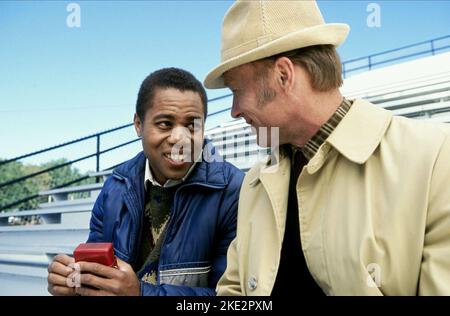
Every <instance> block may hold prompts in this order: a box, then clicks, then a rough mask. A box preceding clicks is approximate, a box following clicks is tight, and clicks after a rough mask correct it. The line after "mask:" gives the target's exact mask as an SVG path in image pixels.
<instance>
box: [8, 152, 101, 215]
mask: <svg viewBox="0 0 450 316" xmlns="http://www.w3.org/2000/svg"><path fill="white" fill-rule="evenodd" d="M0 161H1V159H0ZM65 162H67V159H65V158H62V159H57V160H52V161H50V162H47V163H44V164H41V165H38V166H36V165H24V164H22V163H21V162H18V161H14V162H11V163H8V164H5V165H2V166H0V183H4V182H6V181H10V180H12V179H17V178H19V177H22V176H25V175H28V174H31V173H34V172H37V171H40V170H44V169H47V168H51V167H53V166H56V165H59V164H63V163H65ZM83 176H85V174H83V173H81V172H80V171H79V170H78V169H77V168H73V167H71V166H70V165H68V166H64V167H61V168H58V169H55V170H53V171H50V172H47V173H44V174H41V175H39V176H36V177H33V178H30V179H27V180H25V181H21V182H19V183H16V184H13V185H9V186H6V187H3V188H1V189H0V207H2V206H5V205H8V204H10V203H13V202H16V201H19V200H21V199H24V198H26V197H28V196H31V195H35V194H38V192H40V191H44V190H49V189H51V188H54V187H56V186H60V185H63V184H66V183H68V182H70V181H73V180H76V179H79V178H81V177H83ZM94 181H95V179H93V178H88V179H85V180H83V181H81V182H78V183H75V184H74V185H81V184H87V183H93V182H94ZM78 197H84V195H83V194H78ZM40 202H42V201H41V200H40V199H39V198H36V199H33V200H30V201H27V202H24V203H21V204H20V205H16V206H14V207H12V208H11V209H19V210H24V209H35V208H37V207H38V205H39V203H40Z"/></svg>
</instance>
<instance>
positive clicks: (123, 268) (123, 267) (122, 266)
mask: <svg viewBox="0 0 450 316" xmlns="http://www.w3.org/2000/svg"><path fill="white" fill-rule="evenodd" d="M117 266H118V267H119V270H120V271H124V272H129V271H133V272H134V270H133V268H132V267H131V266H130V265H129V264H128V263H127V262H125V261H123V260H120V259H119V258H117Z"/></svg>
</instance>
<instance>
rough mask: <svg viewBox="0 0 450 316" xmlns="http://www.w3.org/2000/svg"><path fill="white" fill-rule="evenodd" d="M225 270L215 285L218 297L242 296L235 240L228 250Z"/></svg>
mask: <svg viewBox="0 0 450 316" xmlns="http://www.w3.org/2000/svg"><path fill="white" fill-rule="evenodd" d="M227 261H228V264H227V269H226V270H225V273H224V274H223V276H222V277H221V278H220V280H219V283H218V284H217V295H218V296H239V295H243V294H242V291H241V284H240V281H239V279H240V278H239V270H238V260H237V238H235V239H234V240H233V241H232V242H231V245H230V248H228V254H227Z"/></svg>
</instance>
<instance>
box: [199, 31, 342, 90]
mask: <svg viewBox="0 0 450 316" xmlns="http://www.w3.org/2000/svg"><path fill="white" fill-rule="evenodd" d="M349 31H350V27H349V26H348V25H347V24H343V23H329V24H323V25H318V26H314V27H310V28H307V29H302V30H299V31H297V32H292V33H290V34H287V35H285V36H282V37H280V38H278V39H276V40H274V41H271V42H269V43H266V44H264V45H261V46H259V47H256V48H254V49H252V50H249V51H248V52H245V53H243V54H240V55H237V56H235V57H233V58H231V59H229V60H227V61H225V62H223V63H221V64H220V65H218V66H217V67H216V68H214V69H213V70H211V71H210V72H209V74H208V75H207V76H206V78H205V80H204V85H205V87H206V88H208V89H220V88H225V87H226V86H225V84H224V82H223V74H224V73H225V72H227V71H228V70H230V69H232V68H235V67H237V66H240V65H243V64H246V63H250V62H253V61H256V60H259V59H263V58H266V57H270V56H273V55H276V54H280V53H283V52H288V51H291V50H294V49H299V48H303V47H308V46H314V45H327V44H329V45H333V46H335V47H338V46H339V45H341V44H342V43H343V42H344V41H345V39H346V37H347V35H348V33H349Z"/></svg>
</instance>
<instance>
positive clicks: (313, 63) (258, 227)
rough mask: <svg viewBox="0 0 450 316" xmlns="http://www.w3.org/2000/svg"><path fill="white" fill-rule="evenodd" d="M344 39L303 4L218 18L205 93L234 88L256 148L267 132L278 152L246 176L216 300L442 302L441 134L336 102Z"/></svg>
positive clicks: (445, 218)
mask: <svg viewBox="0 0 450 316" xmlns="http://www.w3.org/2000/svg"><path fill="white" fill-rule="evenodd" d="M348 31H349V27H348V26H347V25H344V24H326V23H325V22H324V21H323V18H322V16H321V13H320V11H319V9H318V7H317V5H316V3H315V2H314V1H237V2H236V3H234V4H233V6H232V7H231V8H230V9H229V10H228V12H227V13H226V15H225V18H224V22H223V29H222V52H221V53H222V54H221V57H222V58H221V63H220V65H219V66H217V67H216V68H215V69H213V70H212V71H211V72H210V73H209V74H208V76H207V77H206V79H205V85H206V87H207V88H223V87H228V88H230V89H231V90H232V91H233V105H232V111H231V114H232V116H233V117H243V118H244V119H245V120H246V121H247V123H249V124H251V125H252V126H253V127H254V128H256V130H257V133H258V143H261V141H262V140H261V139H260V137H261V135H260V134H259V128H261V127H269V128H279V140H278V141H279V145H280V147H279V149H280V150H279V152H280V155H279V157H278V159H277V161H276V163H275V164H274V163H273V162H274V161H273V160H272V161H269V162H268V163H267V164H259V165H257V166H255V167H254V168H252V169H251V170H250V171H249V172H248V174H247V175H246V177H245V179H244V182H243V184H242V189H241V193H240V194H241V195H240V200H239V211H238V228H237V237H236V239H235V240H234V241H233V242H232V243H231V245H230V248H229V250H228V261H227V262H228V265H227V269H226V271H225V274H224V275H223V276H222V278H221V279H220V281H219V283H218V286H217V291H218V295H283V294H294V292H296V293H307V294H313V295H314V294H326V295H416V294H419V295H433V294H437V295H442V294H445V295H450V185H449V184H450V183H449V182H450V163H449V161H450V136H449V135H450V129H449V128H448V127H447V126H444V125H434V124H432V123H429V122H425V121H413V120H410V119H406V118H401V117H393V116H392V114H391V112H389V111H386V110H384V109H382V108H379V107H376V106H374V105H372V104H370V103H369V102H367V101H364V100H347V99H345V98H344V97H343V96H342V95H341V93H340V92H339V87H340V86H341V84H342V79H341V63H340V60H339V57H338V54H337V52H336V50H335V47H337V46H338V45H340V44H342V42H343V41H344V39H345V37H346V36H347V33H348ZM270 142H272V144H273V143H274V142H273V140H269V144H270ZM269 165H270V166H269Z"/></svg>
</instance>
